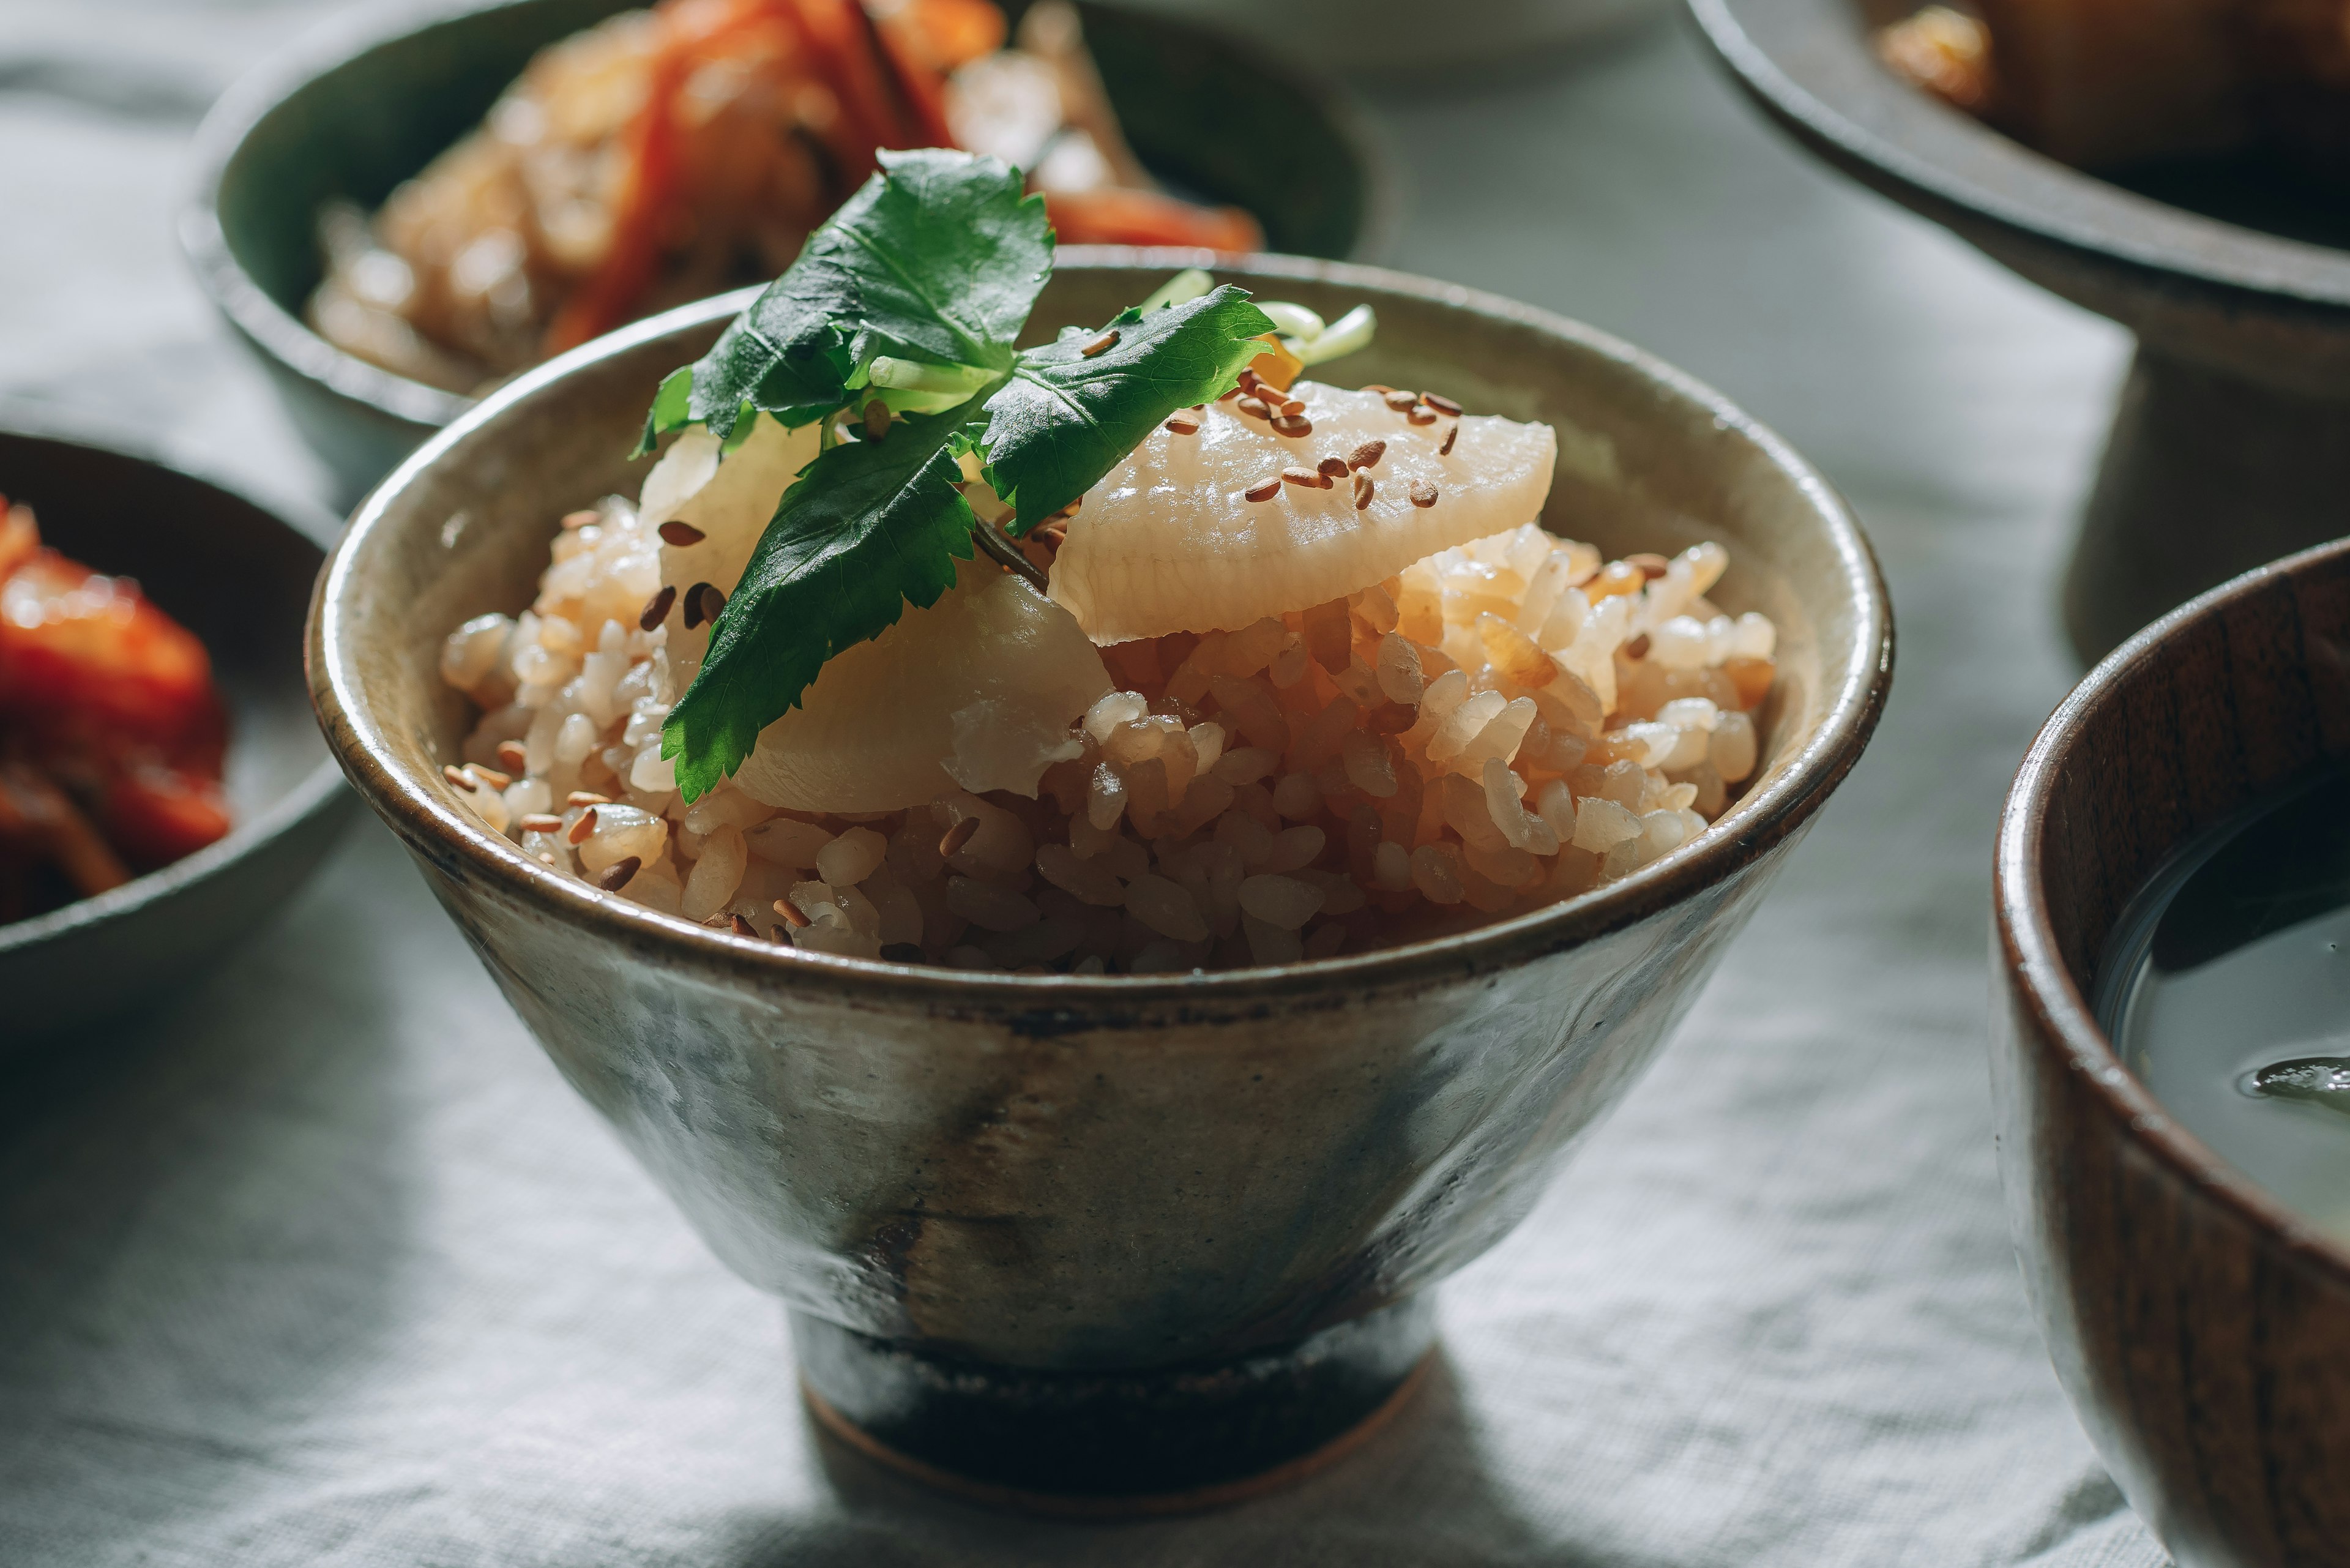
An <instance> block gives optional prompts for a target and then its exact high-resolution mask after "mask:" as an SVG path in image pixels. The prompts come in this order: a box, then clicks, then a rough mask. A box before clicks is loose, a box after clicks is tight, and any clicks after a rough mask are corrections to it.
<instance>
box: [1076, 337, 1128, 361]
mask: <svg viewBox="0 0 2350 1568" xmlns="http://www.w3.org/2000/svg"><path fill="white" fill-rule="evenodd" d="M1117 347H1118V334H1117V333H1116V332H1114V331H1113V332H1105V333H1103V334H1102V335H1101V336H1100V337H1097V338H1095V339H1094V340H1093V341H1092V342H1090V343H1088V344H1087V345H1086V346H1085V347H1084V348H1080V349H1078V350H1077V352H1078V353H1079V354H1081V355H1083V356H1085V358H1088V359H1093V358H1099V357H1100V356H1101V355H1104V354H1107V353H1108V352H1109V351H1110V350H1111V349H1113V348H1117Z"/></svg>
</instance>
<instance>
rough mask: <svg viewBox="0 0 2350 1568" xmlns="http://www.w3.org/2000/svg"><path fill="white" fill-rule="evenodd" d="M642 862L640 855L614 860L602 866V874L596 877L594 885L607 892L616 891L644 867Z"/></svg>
mask: <svg viewBox="0 0 2350 1568" xmlns="http://www.w3.org/2000/svg"><path fill="white" fill-rule="evenodd" d="M644 864H645V863H644V860H643V859H642V858H641V857H638V856H634V855H631V856H629V857H627V858H625V859H621V860H615V861H613V862H612V863H611V864H610V865H609V866H607V867H604V874H603V875H602V876H600V877H597V878H596V886H598V888H603V889H604V891H606V892H607V893H617V892H619V890H620V889H621V888H625V887H627V886H628V885H629V880H630V879H631V878H633V877H635V876H636V874H637V873H638V872H639V871H641V870H642V869H644Z"/></svg>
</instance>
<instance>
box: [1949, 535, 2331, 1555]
mask: <svg viewBox="0 0 2350 1568" xmlns="http://www.w3.org/2000/svg"><path fill="white" fill-rule="evenodd" d="M2345 641H2350V544H2335V545H2324V546H2322V547H2320V548H2318V549H2314V550H2311V551H2309V552H2307V553H2306V554H2303V555H2300V556H2293V557H2292V558H2290V559H2288V560H2284V561H2280V562H2278V563H2277V564H2276V565H2274V566H2268V567H2263V568H2262V569H2260V570H2258V571H2255V572H2252V573H2251V574H2250V575H2248V576H2242V577H2240V578H2238V579H2237V580H2236V581H2234V582H2232V583H2230V584H2228V585H2227V586H2226V587H2221V588H2220V589H2217V590H2215V591H2213V592H2211V593H2209V594H2206V595H2205V596H2203V597H2200V598H2199V599H2196V600H2195V601H2193V602H2192V603H2190V604H2189V605H2187V606H2185V607H2182V608H2180V609H2179V610H2178V611H2176V612H2175V613H2173V614H2171V615H2169V616H2167V617H2165V618H2163V619H2162V620H2160V621H2158V622H2157V623H2156V624H2154V625H2153V626H2150V627H2148V628H2146V629H2145V630H2144V631H2142V632H2140V633H2139V634H2138V635H2137V636H2136V637H2134V638H2132V639H2130V640H2129V641H2128V642H2127V643H2126V644H2125V645H2124V646H2123V647H2122V648H2120V649H2118V650H2116V652H2115V653H2114V654H2113V655H2112V656H2111V657H2110V658H2108V659H2106V660H2105V662H2103V663H2102V664H2100V665H2098V666H2097V668H2096V669H2095V670H2093V671H2092V672H2091V673H2090V675H2089V677H2088V679H2087V680H2084V681H2083V682H2082V683H2081V685H2080V687H2079V688H2078V689H2077V690H2076V691H2074V693H2073V694H2072V695H2071V696H2070V697H2068V698H2066V699H2065V701H2064V705H2063V706H2062V707H2060V708H2058V709H2057V710H2056V712H2055V714H2054V716H2053V717H2052V718H2050V720H2049V721H2048V723H2047V725H2046V727H2045V728H2043V730H2042V731H2041V732H2040V736H2039V738H2038V739H2037V740H2036V741H2034V742H2033V745H2032V750H2031V752H2030V753H2029V754H2027V755H2026V756H2025V758H2024V761H2023V766H2022V770H2021V771H2020V772H2019V773H2018V774H2016V777H2015V784H2014V787H2013V788H2012V790H2011V791H2010V792H2009V794H2008V799H2007V807H2006V811H2005V814H2004V815H2003V816H2002V821H2001V825H2000V838H1999V856H1998V863H1997V867H1996V889H1995V898H1996V908H1995V919H1996V929H1995V933H1994V939H1993V943H1992V952H1991V959H1992V966H1993V968H1994V970H1995V971H1996V972H1997V976H1998V983H1999V988H2000V991H2001V992H2002V998H2003V1001H2004V1005H2003V1006H2002V1007H1999V1008H1997V1009H1996V1010H1995V1012H1996V1014H1997V1016H1996V1020H1995V1023H1996V1038H1995V1040H1994V1042H1993V1047H1992V1053H1991V1062H1992V1083H1993V1088H1994V1091H1995V1096H1996V1101H1997V1106H1998V1120H1999V1129H2000V1163H2001V1168H2002V1175H2003V1177H2004V1179H2005V1181H2006V1186H2007V1195H2008V1211H2009V1220H2010V1224H2011V1227H2012V1230H2013V1232H2014V1238H2015V1246H2016V1251H2017V1252H2018V1253H2019V1254H2020V1255H2021V1257H2022V1262H2023V1271H2024V1277H2025V1281H2026V1282H2027V1284H2028V1285H2029V1286H2030V1287H2031V1292H2032V1296H2033V1304H2034V1305H2035V1306H2036V1307H2037V1309H2038V1311H2039V1314H2040V1322H2041V1328H2042V1330H2043V1333H2044V1334H2046V1335H2047V1338H2048V1348H2049V1352H2050V1355H2052V1357H2053V1358H2054V1361H2055V1365H2056V1371H2057V1375H2058V1376H2059V1377H2061V1378H2062V1379H2063V1381H2064V1387H2065V1391H2066V1392H2067V1393H2068V1394H2070V1395H2071V1396H2072V1399H2073V1405H2074V1409H2075V1410H2077V1411H2078V1412H2079V1414H2080V1417H2081V1422H2082V1425H2083V1426H2085V1428H2088V1432H2089V1437H2090V1438H2091V1440H2092V1441H2093V1442H2095V1444H2096V1447H2097V1451H2098V1452H2099V1453H2100V1454H2101V1455H2102V1456H2103V1457H2104V1459H2105V1461H2106V1467H2107V1468H2108V1469H2111V1470H2112V1471H2113V1473H2114V1477H2115V1479H2116V1480H2117V1481H2119V1482H2120V1483H2121V1488H2122V1491H2123V1493H2124V1494H2125V1495H2126V1497H2127V1498H2128V1499H2129V1501H2130V1504H2131V1506H2132V1507H2134V1508H2135V1509H2137V1511H2138V1515H2139V1517H2141V1518H2142V1519H2144V1520H2145V1521H2147V1524H2148V1525H2149V1526H2150V1527H2151V1528H2152V1529H2153V1530H2154V1532H2155V1533H2156V1534H2158V1536H2160V1537H2161V1538H2162V1542H2163V1544H2164V1545H2166V1546H2167V1547H2168V1548H2169V1549H2170V1552H2171V1553H2172V1555H2173V1556H2174V1557H2176V1558H2177V1560H2178V1563H2180V1564H2181V1568H2282V1565H2284V1564H2288V1563H2292V1564H2302V1565H2320V1564H2344V1563H2350V1497H2345V1493H2344V1490H2343V1488H2342V1478H2343V1477H2344V1476H2345V1474H2350V1251H2345V1249H2344V1247H2343V1246H2342V1245H2341V1244H2340V1243H2339V1242H2338V1241H2334V1240H2332V1239H2330V1238H2328V1237H2327V1236H2326V1235H2325V1234H2324V1233H2323V1232H2322V1231H2319V1230H2317V1229H2316V1228H2315V1227H2314V1226H2313V1225H2311V1224H2309V1223H2307V1222H2305V1221H2303V1220H2301V1219H2299V1218H2297V1217H2296V1216H2295V1215H2294V1214H2293V1213H2292V1212H2290V1211H2289V1210H2286V1209H2284V1208H2283V1207H2282V1205H2281V1204H2279V1203H2278V1202H2277V1201H2276V1200H2275V1199H2273V1198H2272V1197H2270V1196H2269V1195H2268V1194H2267V1193H2266V1192H2265V1191H2263V1190H2262V1189H2260V1188H2258V1187H2256V1186H2255V1185H2254V1184H2253V1183H2252V1182H2251V1180H2250V1179H2247V1178H2246V1177H2244V1176H2243V1175H2242V1174H2241V1172H2239V1171H2238V1170H2236V1169H2235V1168H2233V1167H2232V1166H2230V1165H2229V1164H2228V1163H2227V1162H2226V1161H2225V1160H2223V1159H2221V1158H2220V1157H2219V1156H2218V1155H2216V1154H2215V1153H2213V1152H2212V1151H2211V1149H2210V1147H2209V1146H2208V1145H2206V1144H2205V1143H2204V1142H2203V1141H2202V1140H2201V1139H2199V1138H2198V1137H2195V1136H2194V1135H2193V1134H2191V1133H2189V1131H2187V1129H2186V1128H2185V1127H2181V1126H2180V1125H2179V1124H2178V1122H2176V1121H2174V1120H2172V1119H2171V1117H2170V1116H2169V1115H2168V1113H2167V1112H2165V1110H2164V1109H2163V1107H2162V1106H2161V1105H2160V1104H2159V1103H2158V1102H2157V1101H2156V1100H2155V1098H2154V1096H2152V1095H2151V1094H2149V1093H2148V1092H2147V1088H2146V1086H2145V1085H2144V1084H2143V1083H2141V1082H2140V1081H2139V1079H2138V1078H2137V1076H2136V1075H2133V1074H2132V1073H2131V1072H2130V1071H2129V1069H2128V1068H2127V1067H2126V1066H2125V1065H2124V1064H2123V1063H2122V1061H2121V1058H2120V1056H2119V1055H2118V1054H2117V1053H2116V1051H2115V1049H2114V1045H2113V1042H2112V1041H2111V1040H2110V1039H2108V1038H2107V1037H2106V1033H2105V1032H2104V1031H2103V1030H2102V1029H2100V1028H2099V1027H2098V1024H2097V1022H2096V1018H2095V1014H2094V1012H2092V1011H2091V1007H2090V1004H2089V1002H2087V1000H2086V999H2087V998H2089V997H2091V996H2093V995H2094V994H2095V987H2096V984H2097V980H2098V974H2097V967H2098V964H2099V963H2100V961H2102V960H2103V959H2104V957H2105V955H2106V950H2107V945H2108V939H2109V938H2110V936H2111V935H2112V932H2113V929H2114V926H2115V922H2116V919H2117V918H2118V917H2119V916H2120V915H2121V913H2122V911H2123V909H2124V908H2125V906H2126V905H2127V904H2128V902H2129V900H2130V899H2131V898H2132V896H2133V895H2135V894H2136V893H2137V891H2138V890H2139V889H2140V888H2142V887H2144V886H2145V884H2146V883H2147V879H2148V878H2149V877H2152V876H2153V875H2154V873H2155V871H2156V870H2157V868H2158V867H2161V866H2162V865H2163V863H2164V862H2165V861H2166V860H2168V858H2169V857H2171V855H2172V854H2173V853H2174V852H2175V851H2177V850H2178V849H2179V848H2180V847H2181V846H2184V845H2186V844H2187V843H2188V842H2189V840H2191V839H2193V838H2194V837H2195V836H2196V835H2197V834H2199V832H2201V831H2203V830H2204V829H2207V828H2209V827H2210V826H2213V825H2214V824H2216V823H2220V822H2222V821H2224V820H2226V819H2227V818H2229V817H2230V816H2231V815H2234V814H2235V813H2237V812H2239V811H2241V810H2242V809H2244V808H2245V807H2247V806H2249V805H2252V804H2253V803H2254V802H2256V801H2259V800H2261V799H2262V798H2264V797H2266V796H2268V795H2269V794H2272V792H2274V791H2276V790H2279V789H2282V788H2285V787H2289V786H2290V785H2291V784H2292V783H2293V782H2294V781H2296V780H2298V779H2301V778H2303V777H2304V776H2306V775H2310V774H2315V773H2317V772H2319V771H2321V770H2323V769H2324V768H2326V767H2328V766H2333V765H2338V764H2339V763H2340V762H2341V761H2342V760H2343V758H2344V757H2345V756H2350V665H2345V661H2344V657H2343V649H2344V647H2345Z"/></svg>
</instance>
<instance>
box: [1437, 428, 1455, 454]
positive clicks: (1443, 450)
mask: <svg viewBox="0 0 2350 1568" xmlns="http://www.w3.org/2000/svg"><path fill="white" fill-rule="evenodd" d="M1460 439H1461V421H1459V420H1455V421H1452V425H1451V429H1449V430H1447V431H1445V432H1444V444H1443V445H1441V446H1440V447H1438V448H1437V449H1436V455H1437V456H1439V457H1451V455H1452V443H1453V442H1454V441H1459V440H1460Z"/></svg>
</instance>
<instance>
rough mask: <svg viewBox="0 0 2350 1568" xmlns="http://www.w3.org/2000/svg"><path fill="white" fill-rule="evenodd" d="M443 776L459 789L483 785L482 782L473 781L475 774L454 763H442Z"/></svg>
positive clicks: (473, 788) (477, 787)
mask: <svg viewBox="0 0 2350 1568" xmlns="http://www.w3.org/2000/svg"><path fill="white" fill-rule="evenodd" d="M441 776H442V778H444V779H447V780H448V781H449V782H450V783H451V784H455V785H456V786H457V787H458V788H459V789H463V790H475V789H479V788H481V787H482V786H481V785H480V784H475V783H474V782H473V774H469V773H466V772H464V771H463V769H461V768H459V767H458V766H457V764H456V763H442V764H441Z"/></svg>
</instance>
